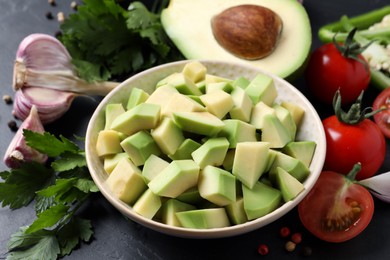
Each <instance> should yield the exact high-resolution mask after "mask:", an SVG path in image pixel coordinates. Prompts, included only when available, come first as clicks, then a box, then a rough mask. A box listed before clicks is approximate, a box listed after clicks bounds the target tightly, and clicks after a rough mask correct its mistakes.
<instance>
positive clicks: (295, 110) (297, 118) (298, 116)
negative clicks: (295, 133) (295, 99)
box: [280, 101, 305, 127]
mask: <svg viewBox="0 0 390 260" xmlns="http://www.w3.org/2000/svg"><path fill="white" fill-rule="evenodd" d="M280 105H281V106H282V107H284V108H286V109H287V110H288V111H290V113H291V115H292V117H293V119H294V122H295V125H296V126H297V127H299V126H300V124H301V121H302V118H303V116H304V115H305V110H304V109H303V108H302V107H300V106H299V105H297V104H295V103H292V102H288V101H282V102H281V104H280Z"/></svg>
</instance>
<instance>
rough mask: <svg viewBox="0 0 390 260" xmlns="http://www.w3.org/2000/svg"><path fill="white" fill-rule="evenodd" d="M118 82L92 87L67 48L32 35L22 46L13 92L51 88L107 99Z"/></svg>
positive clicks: (51, 38)
mask: <svg viewBox="0 0 390 260" xmlns="http://www.w3.org/2000/svg"><path fill="white" fill-rule="evenodd" d="M118 84H119V83H118V82H94V83H88V82H86V81H85V80H83V79H81V78H79V77H78V76H77V73H76V71H75V69H74V66H73V65H72V58H71V56H70V54H69V52H68V51H67V49H66V48H65V46H64V45H63V44H62V43H61V42H60V41H59V40H58V39H57V38H55V37H53V36H51V35H46V34H39V33H35V34H30V35H29V36H27V37H26V38H24V39H23V40H22V42H21V43H20V44H19V48H18V51H17V53H16V60H15V64H14V76H13V88H14V90H18V89H21V88H25V87H41V88H50V89H56V90H60V91H67V92H75V93H80V94H87V95H103V96H104V95H106V94H108V93H109V92H110V91H111V90H112V89H113V88H115V87H116V86H117V85H118Z"/></svg>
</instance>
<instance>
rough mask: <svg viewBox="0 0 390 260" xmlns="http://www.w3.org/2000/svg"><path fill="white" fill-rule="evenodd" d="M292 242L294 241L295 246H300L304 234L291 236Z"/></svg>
mask: <svg viewBox="0 0 390 260" xmlns="http://www.w3.org/2000/svg"><path fill="white" fill-rule="evenodd" d="M291 241H293V242H294V243H295V244H299V243H301V242H302V234H301V233H298V232H297V233H294V234H292V235H291Z"/></svg>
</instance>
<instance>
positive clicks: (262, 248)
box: [257, 244, 269, 255]
mask: <svg viewBox="0 0 390 260" xmlns="http://www.w3.org/2000/svg"><path fill="white" fill-rule="evenodd" d="M257 252H258V253H259V254H260V255H267V254H268V253H269V249H268V246H267V245H266V244H261V245H259V247H258V248H257Z"/></svg>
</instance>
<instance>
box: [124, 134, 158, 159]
mask: <svg viewBox="0 0 390 260" xmlns="http://www.w3.org/2000/svg"><path fill="white" fill-rule="evenodd" d="M121 146H122V148H123V150H124V151H125V152H126V153H127V154H128V155H129V158H130V159H131V161H132V162H133V163H134V164H135V165H136V166H140V165H143V164H144V163H145V161H146V159H148V158H149V156H150V155H152V154H154V155H157V156H158V155H160V154H161V150H160V148H159V147H158V145H157V144H156V142H155V141H154V139H153V137H152V136H151V135H150V134H149V132H146V131H139V132H137V133H135V134H133V135H131V136H129V137H127V138H126V139H125V140H123V141H122V142H121Z"/></svg>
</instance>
